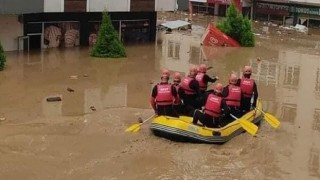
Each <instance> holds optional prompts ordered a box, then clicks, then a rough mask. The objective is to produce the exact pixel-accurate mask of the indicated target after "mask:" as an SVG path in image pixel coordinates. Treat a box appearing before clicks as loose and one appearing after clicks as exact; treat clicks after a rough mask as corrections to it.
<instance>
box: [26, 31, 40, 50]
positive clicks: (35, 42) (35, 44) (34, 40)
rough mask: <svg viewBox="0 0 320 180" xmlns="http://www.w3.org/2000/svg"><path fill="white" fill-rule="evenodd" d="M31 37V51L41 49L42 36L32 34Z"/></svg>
mask: <svg viewBox="0 0 320 180" xmlns="http://www.w3.org/2000/svg"><path fill="white" fill-rule="evenodd" d="M28 36H29V45H30V47H29V48H30V49H41V34H32V35H28Z"/></svg>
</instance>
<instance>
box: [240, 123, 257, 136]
mask: <svg viewBox="0 0 320 180" xmlns="http://www.w3.org/2000/svg"><path fill="white" fill-rule="evenodd" d="M238 121H239V122H240V124H241V126H242V127H243V129H244V130H246V131H247V132H248V133H249V134H251V135H252V136H254V135H256V134H257V131H258V126H257V125H255V124H253V123H252V122H249V121H247V120H245V119H238Z"/></svg>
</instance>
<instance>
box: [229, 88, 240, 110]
mask: <svg viewBox="0 0 320 180" xmlns="http://www.w3.org/2000/svg"><path fill="white" fill-rule="evenodd" d="M228 89H229V94H228V96H227V97H226V98H225V100H226V103H227V105H228V106H235V107H240V101H241V88H240V87H239V86H235V85H232V84H230V85H229V86H228Z"/></svg>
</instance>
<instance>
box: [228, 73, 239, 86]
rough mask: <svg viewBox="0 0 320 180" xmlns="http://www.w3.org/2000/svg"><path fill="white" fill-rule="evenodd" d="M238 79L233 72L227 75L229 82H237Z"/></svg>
mask: <svg viewBox="0 0 320 180" xmlns="http://www.w3.org/2000/svg"><path fill="white" fill-rule="evenodd" d="M237 81H238V77H237V75H235V74H231V76H230V77H229V83H230V84H237Z"/></svg>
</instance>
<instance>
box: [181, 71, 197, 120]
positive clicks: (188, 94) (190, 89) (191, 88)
mask: <svg viewBox="0 0 320 180" xmlns="http://www.w3.org/2000/svg"><path fill="white" fill-rule="evenodd" d="M196 75H197V67H196V66H191V67H190V69H189V75H188V76H187V77H185V78H184V79H183V80H182V83H181V87H182V89H183V91H184V95H183V96H182V99H183V103H184V105H185V110H186V115H187V116H192V115H193V112H194V109H196V108H197V107H198V105H197V101H196V99H197V97H198V96H199V95H200V88H199V83H198V81H197V80H196V79H195V78H196Z"/></svg>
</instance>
